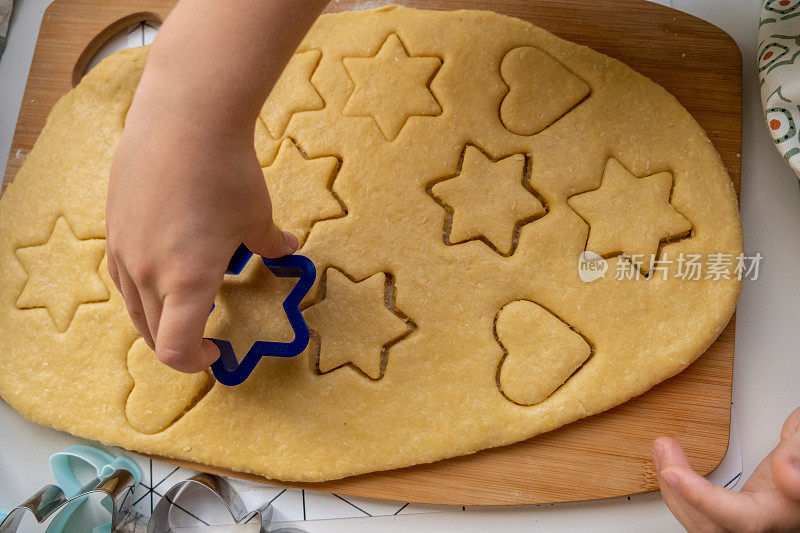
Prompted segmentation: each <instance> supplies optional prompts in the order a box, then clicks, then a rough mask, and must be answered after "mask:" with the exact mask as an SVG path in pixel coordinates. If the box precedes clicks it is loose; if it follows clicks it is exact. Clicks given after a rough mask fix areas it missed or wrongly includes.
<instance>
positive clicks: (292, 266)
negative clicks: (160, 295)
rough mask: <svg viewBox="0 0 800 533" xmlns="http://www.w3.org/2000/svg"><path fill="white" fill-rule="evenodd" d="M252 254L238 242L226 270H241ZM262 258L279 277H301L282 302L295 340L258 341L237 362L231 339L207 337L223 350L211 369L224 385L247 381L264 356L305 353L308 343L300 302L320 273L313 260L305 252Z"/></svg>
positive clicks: (307, 332) (235, 271) (306, 327)
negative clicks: (302, 253) (304, 254)
mask: <svg viewBox="0 0 800 533" xmlns="http://www.w3.org/2000/svg"><path fill="white" fill-rule="evenodd" d="M252 255H253V252H251V251H250V250H249V249H247V247H246V246H245V245H244V244H241V245H239V248H237V249H236V252H235V253H234V254H233V257H232V258H231V260H230V263H229V264H228V270H227V272H226V273H227V274H239V273H240V272H241V271H242V269H243V268H244V266H245V265H246V264H247V262H248V261H249V260H250V258H251V257H252ZM261 260H262V261H263V262H264V266H266V267H267V268H268V269H270V271H272V273H273V274H275V275H276V276H278V277H280V278H299V281H298V282H297V284H296V285H295V286H294V287H293V288H292V290H291V292H290V293H289V295H288V296H287V297H286V300H284V302H283V309H284V311H286V317H287V318H288V319H289V325H291V327H292V331H294V340H292V342H269V341H255V342H254V343H253V345H252V346H251V347H250V350H249V351H248V352H247V354H246V355H245V356H244V358H242V361H241V362H237V359H236V354H235V353H234V351H233V347H232V346H231V343H230V342H229V341H226V340H224V339H212V338H209V339H208V340H210V341H211V342H213V343H214V344H216V345H217V348H219V353H220V356H219V359H217V360H216V361H214V363H213V364H212V365H211V370H212V372H213V373H214V377H215V378H217V381H219V382H220V383H222V384H223V385H228V386H233V385H239V384H240V383H242V382H244V380H246V379H247V378H248V377H249V376H250V374H251V373H252V372H253V370H254V369H255V367H256V365H257V364H258V362H259V361H260V360H261V358H262V357H294V356H296V355H300V354H301V353H303V350H305V349H306V347H307V346H308V341H309V337H310V334H309V331H308V325H307V324H306V321H305V319H304V318H303V313H301V312H300V302H301V301H302V300H303V298H304V297H305V296H306V294H308V291H309V290H310V289H311V286H312V285H314V280H315V279H316V276H317V271H316V269H315V268H314V263H312V262H311V260H310V259H309V258H307V257H305V256H302V255H287V256H285V257H280V258H277V259H266V258H264V257H262V258H261ZM211 310H212V311H213V310H214V308H213V307H212V308H211Z"/></svg>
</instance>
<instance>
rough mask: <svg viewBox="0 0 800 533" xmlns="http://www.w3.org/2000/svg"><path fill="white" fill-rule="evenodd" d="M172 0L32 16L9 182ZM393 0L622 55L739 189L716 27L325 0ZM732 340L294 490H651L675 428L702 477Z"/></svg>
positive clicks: (731, 94)
mask: <svg viewBox="0 0 800 533" xmlns="http://www.w3.org/2000/svg"><path fill="white" fill-rule="evenodd" d="M174 3H175V1H174V0H138V1H137V0H117V1H115V2H107V1H105V0H55V1H54V2H53V4H52V5H51V6H50V7H49V8H48V9H47V11H46V13H45V15H44V20H43V21H42V27H41V31H40V33H39V40H38V42H37V44H36V51H35V53H34V57H33V63H32V65H31V69H30V74H29V77H28V84H27V87H26V89H25V97H24V100H23V102H22V107H21V110H20V115H19V121H18V123H17V127H16V131H15V134H14V140H13V143H12V146H11V153H10V156H9V162H8V167H7V168H6V174H5V182H4V186H5V185H7V184H8V183H10V182H11V181H12V180H13V179H14V176H15V175H16V173H17V170H19V167H20V166H21V164H22V162H23V161H24V159H25V155H26V154H27V153H28V152H29V151H30V149H31V147H32V146H33V143H34V142H35V140H36V137H37V136H38V134H39V132H40V131H41V129H42V126H43V125H44V122H45V119H46V117H47V114H48V112H49V111H50V108H51V107H52V106H53V104H54V103H55V102H56V100H58V98H60V97H61V96H62V95H63V94H64V93H66V92H67V91H68V90H69V89H70V88H71V87H72V86H74V85H75V84H76V83H77V82H78V81H79V80H80V78H81V75H82V73H83V72H84V70H85V67H86V65H87V63H88V62H89V60H90V59H91V58H92V56H93V55H94V53H95V52H96V51H97V50H98V49H99V48H100V47H101V46H102V45H103V44H104V43H105V42H106V41H107V40H108V39H109V38H110V37H111V36H113V35H115V34H116V33H118V32H119V31H120V30H123V29H124V28H126V27H128V26H129V25H131V24H132V23H135V22H139V21H143V20H147V21H151V22H159V21H161V20H163V18H164V17H165V16H166V15H167V13H168V12H169V10H170V8H171V7H172V6H173V5H174ZM389 3H400V4H405V5H409V6H414V7H423V8H429V9H457V8H467V9H492V10H494V11H497V12H499V13H503V14H506V15H511V16H514V17H518V18H521V19H525V20H528V21H530V22H532V23H533V24H536V25H538V26H541V27H543V28H545V29H547V30H549V31H551V32H553V33H555V34H556V35H559V36H561V37H563V38H565V39H569V40H571V41H575V42H577V43H580V44H584V45H587V46H589V47H591V48H594V49H595V50H598V51H600V52H603V53H605V54H607V55H609V56H611V57H614V58H617V59H619V60H621V61H623V62H625V63H627V64H628V65H630V66H631V67H633V68H634V69H635V70H637V71H639V72H641V73H642V74H645V75H647V76H649V77H650V78H652V79H653V80H655V81H656V82H657V83H659V84H661V85H662V86H664V87H665V88H666V89H668V90H669V91H670V92H671V93H672V94H674V95H675V96H676V97H677V98H678V100H680V102H681V103H682V104H683V105H684V106H685V107H686V108H687V109H688V110H689V111H690V112H691V113H692V115H694V117H695V118H696V119H697V121H698V122H699V123H700V125H701V126H703V128H705V130H706V132H707V133H708V136H709V137H710V138H711V140H712V142H713V143H714V145H715V146H716V148H717V150H718V151H719V152H720V154H721V155H722V159H723V161H724V162H725V165H726V166H727V168H728V171H729V172H730V175H731V178H732V179H733V182H734V183H735V185H736V189H737V191H738V189H739V180H740V173H739V171H740V165H739V163H740V151H741V97H742V80H741V53H740V51H739V48H738V47H737V45H736V43H735V42H734V41H733V39H731V37H730V36H728V35H727V34H726V33H724V32H723V31H722V30H720V29H719V28H717V27H715V26H713V25H711V24H709V23H707V22H704V21H702V20H700V19H698V18H695V17H692V16H690V15H687V14H685V13H682V12H679V11H676V10H673V9H670V8H667V7H663V6H661V5H658V4H653V3H650V2H647V1H645V0H535V1H532V0H496V1H488V0H485V1H477V0H407V1H400V0H397V1H395V2H389V1H382V0H377V1H370V2H363V1H359V0H334V1H333V2H332V3H331V6H329V8H328V10H329V11H344V10H348V9H357V8H359V6H364V5H366V6H367V7H375V6H379V5H384V4H389ZM733 347H734V321H733V320H731V322H730V324H728V326H727V327H726V328H725V330H724V331H723V333H722V335H720V337H719V339H717V341H716V342H715V343H714V344H713V345H712V346H711V347H710V348H709V349H708V351H707V352H706V353H705V354H704V355H703V356H702V357H701V358H700V359H699V360H698V361H697V362H695V363H694V364H693V365H691V366H690V367H689V368H688V369H687V370H686V371H684V372H683V373H681V374H679V375H678V376H676V377H674V378H672V379H670V380H668V381H666V382H664V383H662V384H660V385H658V386H656V387H654V388H653V389H651V390H650V391H648V392H647V393H645V394H643V395H642V396H639V397H638V398H634V399H633V400H631V401H629V402H627V403H625V404H623V405H621V406H618V407H616V408H614V409H612V410H610V411H607V412H605V413H603V414H600V415H596V416H593V417H591V418H588V419H584V420H581V421H578V422H574V423H572V424H569V425H568V426H565V427H563V428H561V429H559V430H556V431H553V432H550V433H547V434H544V435H541V436H538V437H535V438H533V439H530V440H528V441H524V442H520V443H517V444H514V445H511V446H506V447H503V448H495V449H492V450H486V451H483V452H479V453H476V454H474V455H470V456H465V457H458V458H454V459H449V460H445V461H439V462H437V463H433V464H427V465H419V466H415V467H410V468H404V469H400V470H394V471H389V472H379V473H374V474H366V475H362V476H356V477H351V478H347V479H344V480H339V481H331V482H326V483H317V484H298V485H295V486H301V487H304V488H310V489H314V490H324V491H331V492H336V493H340V494H350V495H358V496H365V497H373V498H383V499H389V500H400V501H414V502H427V503H442V504H456V505H506V504H522V503H548V502H562V501H574V500H588V499H597V498H609V497H614V496H622V495H626V494H633V493H639V492H644V491H649V490H654V489H656V488H657V482H656V476H655V473H654V469H653V463H652V460H651V443H652V441H653V439H655V438H656V437H658V436H660V435H670V436H673V437H675V438H677V439H678V440H679V441H680V442H681V443H682V444H683V445H684V447H685V449H686V451H687V453H688V455H689V458H690V460H691V463H692V466H694V468H696V469H697V470H698V471H700V472H701V473H703V474H707V473H709V472H711V471H712V470H713V469H714V468H716V466H717V465H718V464H719V463H720V461H721V460H722V458H723V456H724V455H725V452H726V450H727V446H728V432H729V429H730V401H731V377H732V368H733ZM265 430H268V428H265ZM455 438H457V437H455ZM171 462H173V463H175V464H179V465H181V466H187V467H189V468H194V469H197V470H204V471H207V472H211V473H222V474H225V475H230V476H237V477H243V478H246V479H253V480H257V481H266V480H265V479H264V478H259V477H257V476H249V475H242V474H238V473H232V472H225V471H222V470H218V469H215V468H208V467H205V466H202V465H197V464H191V463H184V462H179V461H171Z"/></svg>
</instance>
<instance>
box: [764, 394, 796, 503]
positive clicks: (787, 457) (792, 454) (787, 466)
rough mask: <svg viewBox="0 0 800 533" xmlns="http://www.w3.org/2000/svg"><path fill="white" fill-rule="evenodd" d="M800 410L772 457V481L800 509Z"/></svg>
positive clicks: (789, 422)
mask: <svg viewBox="0 0 800 533" xmlns="http://www.w3.org/2000/svg"><path fill="white" fill-rule="evenodd" d="M798 426H800V409H796V410H795V411H794V412H793V413H792V414H790V415H789V418H787V419H786V423H785V424H784V425H783V431H782V432H781V442H780V444H778V446H777V447H776V448H775V451H774V452H773V455H772V465H771V469H772V479H773V480H774V481H775V485H777V486H778V488H779V489H780V490H781V492H782V493H783V494H784V495H785V496H786V497H787V498H789V499H790V500H794V501H795V502H798V504H797V505H798V507H800V427H798ZM798 515H800V511H798Z"/></svg>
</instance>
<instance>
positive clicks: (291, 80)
mask: <svg viewBox="0 0 800 533" xmlns="http://www.w3.org/2000/svg"><path fill="white" fill-rule="evenodd" d="M320 57H322V54H320V52H319V51H318V50H308V51H306V52H299V53H296V54H295V55H293V56H292V58H291V59H290V60H289V63H288V64H287V65H286V68H284V69H283V73H282V74H281V77H280V78H278V81H277V82H276V83H275V85H274V86H273V87H272V91H271V92H270V94H269V97H268V98H267V100H266V102H264V106H263V107H262V108H261V113H260V116H261V119H262V120H263V121H264V124H266V126H267V130H269V133H270V135H272V138H273V139H279V138H280V137H281V135H283V133H284V132H285V131H286V126H288V125H289V121H290V120H291V118H292V115H294V114H295V113H300V112H303V111H316V110H318V109H322V108H323V107H325V101H324V100H323V99H322V97H321V96H320V95H319V93H318V92H317V90H316V89H315V88H314V85H312V84H311V75H312V74H313V73H314V70H315V69H316V68H317V65H318V64H319V60H320Z"/></svg>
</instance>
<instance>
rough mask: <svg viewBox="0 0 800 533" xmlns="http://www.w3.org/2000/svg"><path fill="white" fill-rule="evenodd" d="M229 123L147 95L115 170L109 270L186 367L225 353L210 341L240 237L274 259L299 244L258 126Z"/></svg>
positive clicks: (142, 325) (147, 326)
mask: <svg viewBox="0 0 800 533" xmlns="http://www.w3.org/2000/svg"><path fill="white" fill-rule="evenodd" d="M137 98H138V97H137ZM192 118H194V119H196V117H192ZM220 126H224V125H221V124H219V123H217V124H216V127H217V129H216V130H215V129H214V127H213V126H211V125H203V124H196V123H192V122H191V119H189V118H187V117H181V116H175V115H174V114H172V113H169V112H168V111H166V110H164V109H159V108H158V105H157V104H156V103H155V102H147V104H146V105H145V104H144V102H142V100H138V101H137V106H136V107H134V108H132V110H131V112H130V114H129V115H128V121H127V123H126V126H125V131H124V133H123V135H122V139H121V140H120V143H119V147H118V149H117V152H116V155H115V156H114V161H113V165H112V168H111V181H110V184H109V191H108V205H107V208H106V220H107V232H108V241H107V243H108V270H109V272H110V274H111V277H112V278H113V280H114V283H115V284H116V285H117V288H118V289H119V290H120V291H121V292H122V294H123V297H124V298H125V304H126V305H127V307H128V312H129V313H130V315H131V318H132V319H133V322H134V324H135V325H136V328H137V329H138V330H139V333H140V334H141V335H142V337H144V339H145V341H146V342H147V344H148V345H150V347H151V348H154V349H155V351H156V354H157V356H158V358H159V359H160V360H161V361H162V362H164V363H166V364H167V365H169V366H171V367H173V368H175V369H177V370H181V371H183V372H197V371H199V370H202V369H204V368H206V367H208V366H209V365H210V364H211V363H212V362H213V361H214V360H215V359H217V357H219V351H218V350H217V348H216V346H215V345H214V344H213V343H212V342H211V341H202V343H201V339H202V337H203V330H204V328H205V324H206V319H207V317H208V313H209V311H210V310H211V305H212V303H213V301H214V297H215V295H216V294H217V292H218V291H219V288H220V285H221V284H222V277H223V274H224V273H225V269H226V267H227V265H228V261H229V260H230V258H231V255H232V254H233V252H234V250H235V249H236V247H237V246H238V244H239V243H241V242H244V243H245V244H246V245H247V246H248V248H250V249H251V250H252V251H253V252H255V253H257V254H259V255H262V256H264V257H280V256H283V255H286V254H290V253H292V252H294V251H295V249H296V248H297V239H296V238H295V237H294V236H293V235H291V234H290V233H284V232H282V231H280V230H279V229H277V228H276V227H275V224H274V223H273V222H272V216H271V204H270V198H269V193H268V192H267V187H266V184H265V182H264V175H263V173H262V171H261V167H260V166H259V163H258V159H257V158H256V154H255V151H254V149H253V140H252V139H253V130H252V127H251V128H249V129H248V128H238V129H244V131H238V130H237V129H235V128H231V130H230V131H227V130H225V129H222V130H220V129H219V127H220Z"/></svg>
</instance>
